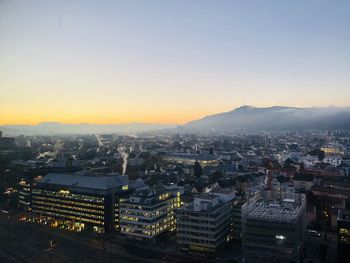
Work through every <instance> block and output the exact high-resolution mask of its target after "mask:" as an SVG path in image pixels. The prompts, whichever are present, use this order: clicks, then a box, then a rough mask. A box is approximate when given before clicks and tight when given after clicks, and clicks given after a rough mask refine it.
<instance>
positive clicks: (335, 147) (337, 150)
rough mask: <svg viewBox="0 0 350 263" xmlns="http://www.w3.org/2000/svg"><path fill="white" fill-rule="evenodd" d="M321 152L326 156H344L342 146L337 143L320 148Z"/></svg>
mask: <svg viewBox="0 0 350 263" xmlns="http://www.w3.org/2000/svg"><path fill="white" fill-rule="evenodd" d="M321 151H323V152H324V153H325V154H326V155H328V154H344V153H345V150H344V146H343V145H341V144H340V143H338V142H330V143H328V144H326V145H324V146H323V147H321Z"/></svg>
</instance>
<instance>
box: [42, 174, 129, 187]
mask: <svg viewBox="0 0 350 263" xmlns="http://www.w3.org/2000/svg"><path fill="white" fill-rule="evenodd" d="M38 183H40V184H47V185H57V186H66V187H79V188H87V189H97V190H109V189H112V188H118V187H122V186H123V185H127V184H128V176H121V175H109V176H91V175H80V174H79V175H78V174H58V173H50V174H48V175H46V176H44V177H43V178H42V179H40V180H39V181H38Z"/></svg>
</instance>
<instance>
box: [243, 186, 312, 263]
mask: <svg viewBox="0 0 350 263" xmlns="http://www.w3.org/2000/svg"><path fill="white" fill-rule="evenodd" d="M305 213H306V201H305V196H304V195H303V194H297V193H293V192H283V191H261V193H260V197H259V198H256V199H253V201H252V200H249V201H248V202H247V203H246V204H245V206H244V209H243V210H242V251H243V255H244V258H245V259H246V260H247V262H298V261H299V258H300V255H301V252H302V250H303V243H304V236H305V227H306V222H305V220H306V219H305V218H306V215H305Z"/></svg>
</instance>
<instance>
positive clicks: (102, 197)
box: [31, 174, 128, 233]
mask: <svg viewBox="0 0 350 263" xmlns="http://www.w3.org/2000/svg"><path fill="white" fill-rule="evenodd" d="M127 190H128V177H127V176H120V175H116V174H112V175H108V176H91V175H84V174H48V175H46V176H45V177H43V178H42V179H40V180H38V181H37V182H36V183H35V185H33V187H32V190H31V210H32V216H33V220H35V221H37V222H41V223H46V224H50V225H52V226H54V227H60V228H65V229H70V230H74V231H82V230H92V231H95V232H99V233H110V232H112V231H113V230H114V229H115V228H116V225H115V224H116V223H117V222H116V220H115V208H116V205H115V204H116V203H118V202H119V200H118V198H119V196H120V195H123V193H124V192H126V191H127Z"/></svg>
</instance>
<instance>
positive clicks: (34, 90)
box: [0, 0, 350, 125]
mask: <svg viewBox="0 0 350 263" xmlns="http://www.w3.org/2000/svg"><path fill="white" fill-rule="evenodd" d="M349 13H350V1H347V0H343V1H341V0H334V1H322V0H315V1H312V0H308V1H304V0H300V1H298V0H293V1H287V0H285V1H281V0H275V1H274V0H268V1H264V0H260V1H243V0H242V1H235V0H230V1H225V0H220V1H214V0H212V1H205V0H198V1H196V0H185V1H181V0H176V1H170V0H159V1H153V0H147V1H144V0H140V1H134V0H127V1H126V0H125V1H108V0H106V1H98V0H96V1H89V0H81V1H78V0H76V1H64V0H59V1H55V0H50V1H46V0H43V1H34V0H26V1H23V0H22V1H19V0H0V125H3V124H36V123H40V122H48V121H50V122H51V121H57V122H64V123H96V124H107V123H108V124H111V123H129V122H146V123H169V124H170V123H173V124H175V123H177V124H182V123H186V122H188V121H190V120H194V119H198V118H201V117H203V116H206V115H210V114H214V113H219V112H224V111H230V110H232V109H234V108H236V107H239V106H241V105H244V104H248V105H254V106H257V107H268V106H274V105H285V106H297V107H312V106H316V107H321V106H350V16H349Z"/></svg>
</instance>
